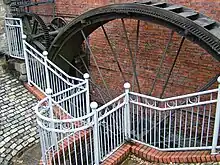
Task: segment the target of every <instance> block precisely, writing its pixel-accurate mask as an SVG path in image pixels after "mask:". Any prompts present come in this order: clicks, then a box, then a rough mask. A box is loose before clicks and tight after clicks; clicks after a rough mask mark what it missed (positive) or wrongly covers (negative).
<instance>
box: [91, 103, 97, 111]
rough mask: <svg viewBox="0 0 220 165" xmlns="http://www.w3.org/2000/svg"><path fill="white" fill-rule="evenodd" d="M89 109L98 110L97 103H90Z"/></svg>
mask: <svg viewBox="0 0 220 165" xmlns="http://www.w3.org/2000/svg"><path fill="white" fill-rule="evenodd" d="M90 107H91V108H92V109H93V110H94V109H96V108H98V104H97V102H91V104H90Z"/></svg>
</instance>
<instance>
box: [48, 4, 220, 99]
mask: <svg viewBox="0 0 220 165" xmlns="http://www.w3.org/2000/svg"><path fill="white" fill-rule="evenodd" d="M126 5H128V7H127V8H126V7H125V4H122V5H110V6H108V7H104V8H99V9H96V10H93V11H91V12H88V13H86V14H84V15H82V16H80V17H79V18H77V19H76V20H74V21H73V22H72V23H70V24H69V25H67V27H65V28H64V30H63V31H64V32H63V33H60V34H59V35H58V36H57V38H56V39H55V41H54V42H53V44H52V46H51V47H50V49H49V51H50V58H51V59H52V60H53V61H54V62H55V63H57V65H58V66H61V68H63V69H64V70H65V71H67V72H69V73H70V74H72V75H74V76H78V73H80V74H82V73H84V72H89V73H90V74H91V75H92V78H91V81H92V93H93V94H94V95H93V98H94V100H96V101H98V102H101V103H105V102H107V101H109V100H111V99H112V98H114V97H115V96H116V95H118V94H119V93H120V92H121V90H122V89H121V88H120V89H119V88H117V89H116V90H114V89H112V88H110V87H109V86H111V84H112V83H113V81H111V80H108V81H106V80H105V78H106V77H109V76H106V75H105V74H103V73H102V72H103V69H100V66H99V65H100V64H98V62H97V59H99V58H101V57H100V56H99V55H98V56H97V55H95V54H94V53H93V51H94V50H92V49H94V47H95V46H94V42H92V41H93V39H92V36H90V34H92V35H93V34H94V31H98V30H101V31H102V34H103V36H104V37H103V38H104V40H105V41H106V45H108V48H109V50H110V51H109V52H111V55H112V57H111V58H112V59H113V60H115V65H116V66H117V69H118V71H117V74H120V76H118V77H120V78H121V80H118V82H120V83H118V84H117V86H120V87H122V86H123V83H125V82H127V81H128V82H130V83H132V84H133V90H135V91H137V92H139V93H144V94H149V95H152V94H153V92H154V90H155V88H156V86H155V84H156V83H157V79H158V77H159V75H160V72H161V67H162V66H163V63H164V58H166V54H167V51H168V49H169V47H170V45H171V42H172V39H173V35H176V34H180V38H179V41H178V42H177V43H176V49H175V51H176V52H175V53H174V54H173V56H174V58H173V59H172V64H171V65H170V66H169V67H168V71H169V72H168V73H166V78H165V80H164V83H163V86H162V89H161V90H160V93H159V94H156V96H158V97H163V96H164V93H165V92H166V88H167V85H168V83H169V80H170V77H171V75H172V72H173V70H174V69H175V64H176V62H177V60H178V57H179V55H180V54H181V50H182V47H184V42H185V40H186V39H189V40H193V41H194V42H196V43H198V39H196V37H197V36H196V35H195V36H193V37H192V35H193V33H192V31H188V30H186V29H184V28H181V27H178V26H177V25H175V26H174V25H173V24H172V25H171V23H170V22H168V23H167V24H166V25H164V26H167V27H168V30H169V36H168V37H167V42H166V44H164V46H163V47H164V49H163V51H162V52H161V54H162V55H161V58H160V60H158V61H160V62H159V63H158V67H157V69H155V72H154V78H152V79H153V80H151V81H150V82H151V87H150V88H149V89H148V90H144V89H142V88H143V87H144V86H146V84H145V85H144V84H143V83H140V81H142V79H140V78H139V77H141V73H139V72H140V71H137V69H136V68H137V62H138V61H139V60H138V59H136V58H134V57H135V56H137V55H138V53H139V52H138V47H139V46H140V45H139V42H141V41H139V37H140V34H139V31H140V24H142V25H144V24H145V22H146V21H147V22H149V21H150V22H154V23H158V24H163V23H164V22H158V20H159V19H158V20H151V19H152V16H148V17H143V15H135V14H138V13H139V14H140V9H143V8H146V9H149V6H147V7H146V5H143V4H126ZM137 6H138V7H140V8H138V11H137V10H136V11H135V12H134V13H132V14H131V13H128V12H125V8H126V9H127V11H130V10H131V8H132V10H134V9H135V8H136V7H137ZM150 8H151V10H155V6H153V7H152V6H151V7H150ZM107 9H108V10H107ZM116 9H117V10H119V11H120V12H119V13H117V14H115V13H114V11H115V10H116ZM156 9H157V10H161V9H160V8H158V7H156ZM104 11H105V12H104ZM93 12H96V14H91V13H93ZM103 12H104V13H105V14H103V15H102V16H100V13H103ZM108 12H110V13H114V14H112V15H111V14H109V13H108ZM160 12H161V11H160ZM163 12H164V11H163ZM163 12H161V13H163ZM97 13H98V14H97ZM90 14H91V15H92V16H91V15H90ZM98 16H99V17H98ZM97 17H98V18H97ZM116 18H117V19H116ZM128 18H130V20H133V19H134V21H136V26H135V28H133V29H135V33H136V38H135V41H134V42H131V41H130V40H129V38H130V36H129V35H128V34H130V33H132V32H129V31H128V30H127V27H126V23H125V20H126V22H127V19H128ZM114 21H116V22H117V21H119V22H121V25H120V26H121V27H122V32H123V35H124V39H125V40H124V50H127V59H130V60H129V64H128V65H130V66H131V67H130V69H128V71H126V70H125V69H124V68H122V67H121V66H120V65H124V63H123V62H122V61H120V60H118V59H117V55H118V54H120V53H118V52H117V51H115V49H114V45H112V42H113V41H111V40H110V39H109V37H108V35H109V34H110V33H108V32H107V31H106V29H105V27H107V26H108V24H112V25H113V24H114V23H112V22H114ZM128 22H129V21H128ZM142 22H144V23H142ZM216 24H218V23H216ZM196 26H197V25H196ZM184 27H185V26H184ZM98 28H99V29H98ZM200 28H201V27H200ZM97 29H98V30H97ZM205 31H206V32H207V30H205ZM204 35H205V33H204ZM88 38H89V39H88ZM214 38H215V39H216V36H214V37H213V39H214ZM89 41H91V43H89ZM102 42H103V40H102ZM187 42H188V41H187ZM216 42H219V40H216ZM71 43H74V45H73V44H71ZM131 43H132V44H131ZM206 44H207V45H208V43H206ZM206 44H204V41H201V43H199V45H200V46H202V47H203V48H207V47H208V46H207V45H206ZM116 45H117V43H116ZM131 45H133V47H131ZM214 45H215V44H214ZM120 46H121V45H120ZM84 47H85V48H84ZM212 48H214V47H212ZM121 49H123V48H121ZM217 49H218V48H217V47H216V52H215V53H214V51H215V50H214V49H212V50H211V49H209V48H207V49H206V50H207V51H208V52H210V53H211V54H212V55H213V56H214V57H216V59H219V57H218V53H217V51H218V50H217ZM133 50H134V51H133ZM171 51H172V50H171ZM69 52H71V53H69ZM107 52H108V51H107ZM77 58H78V60H79V61H80V64H77V62H76V61H77ZM109 58H110V57H109ZM103 59H104V58H103ZM105 59H108V56H105ZM91 61H92V62H91ZM98 61H99V62H100V60H98ZM62 63H67V64H69V66H71V67H64V66H63V64H62ZM91 64H94V65H95V68H96V71H95V72H96V73H98V74H96V73H95V72H94V71H93V70H94V68H92V67H91V66H92V65H91ZM80 65H83V67H81V68H80ZM101 67H102V68H103V66H101ZM73 70H75V71H74V72H73ZM139 70H140V69H139ZM127 72H128V73H127ZM94 74H95V75H94ZM125 74H131V75H132V78H126V76H125ZM98 76H99V77H100V78H97V77H98ZM113 77H114V78H117V75H115V76H113ZM95 79H98V80H95ZM139 79H140V80H139ZM97 81H98V82H97ZM100 82H101V83H100ZM147 84H149V83H147ZM94 88H97V89H94ZM115 91H117V92H115ZM119 91H120V92H119ZM115 93H116V94H115ZM98 95H99V96H98ZM101 95H102V96H101Z"/></svg>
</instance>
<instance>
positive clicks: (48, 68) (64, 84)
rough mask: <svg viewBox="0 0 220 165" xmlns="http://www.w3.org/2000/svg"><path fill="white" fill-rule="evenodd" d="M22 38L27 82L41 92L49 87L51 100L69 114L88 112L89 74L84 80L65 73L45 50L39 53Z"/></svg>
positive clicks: (82, 114) (80, 114) (75, 115)
mask: <svg viewBox="0 0 220 165" xmlns="http://www.w3.org/2000/svg"><path fill="white" fill-rule="evenodd" d="M23 38H24V40H23V45H24V55H25V63H26V68H28V72H27V77H28V83H29V84H32V85H34V86H36V87H37V88H38V89H39V90H41V91H42V92H43V93H45V90H46V89H47V88H51V89H52V91H53V93H54V94H53V95H52V99H53V102H55V103H56V104H57V105H58V106H59V107H60V108H62V109H63V111H65V113H67V114H69V115H70V116H73V117H80V116H84V115H86V114H88V113H89V112H90V108H89V106H88V103H89V93H88V92H89V85H88V84H89V81H88V78H89V75H88V74H85V78H86V79H85V80H82V79H79V78H75V77H71V76H69V75H67V74H66V73H65V72H63V71H62V70H61V69H60V68H59V67H57V66H56V65H55V64H54V63H53V62H51V61H50V60H49V59H48V58H47V55H48V53H47V52H46V51H44V52H43V54H41V53H40V52H38V51H37V50H36V49H35V48H33V47H32V46H31V45H30V44H28V43H27V42H26V41H25V37H23ZM45 94H46V93H45Z"/></svg>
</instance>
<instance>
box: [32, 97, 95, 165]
mask: <svg viewBox="0 0 220 165" xmlns="http://www.w3.org/2000/svg"><path fill="white" fill-rule="evenodd" d="M58 106H59V105H57V104H53V103H52V99H51V97H50V96H49V97H46V98H45V99H43V100H41V101H40V102H39V103H38V105H37V106H36V107H35V112H36V115H37V123H38V126H39V134H40V142H41V151H42V163H43V164H51V163H53V164H62V163H64V162H65V163H69V164H81V163H79V162H84V164H94V147H93V139H94V138H93V136H94V135H93V134H94V133H93V132H94V131H93V127H94V115H93V114H94V113H89V114H88V115H85V116H83V117H79V118H72V119H70V118H68V117H67V116H66V114H65V113H62V111H60V110H61V109H59V108H58ZM57 111H58V112H57ZM58 114H59V115H58Z"/></svg>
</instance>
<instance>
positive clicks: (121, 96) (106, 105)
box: [97, 93, 125, 112]
mask: <svg viewBox="0 0 220 165" xmlns="http://www.w3.org/2000/svg"><path fill="white" fill-rule="evenodd" d="M124 96H125V93H123V94H121V95H119V96H118V97H116V98H114V99H113V100H111V101H109V102H108V103H106V104H104V105H103V106H101V107H99V108H98V109H97V112H99V111H101V110H103V109H105V108H107V107H108V106H109V105H111V104H113V103H114V102H116V101H118V100H120V99H121V98H123V97H124Z"/></svg>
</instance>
